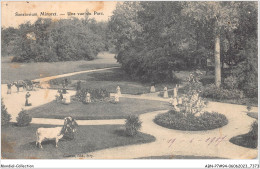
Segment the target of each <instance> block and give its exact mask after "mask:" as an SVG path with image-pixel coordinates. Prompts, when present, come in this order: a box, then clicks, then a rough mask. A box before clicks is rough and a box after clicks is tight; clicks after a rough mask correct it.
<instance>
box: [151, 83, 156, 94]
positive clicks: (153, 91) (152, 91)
mask: <svg viewBox="0 0 260 169" xmlns="http://www.w3.org/2000/svg"><path fill="white" fill-rule="evenodd" d="M154 85H155V83H154V82H153V83H152V86H151V89H150V92H151V93H155V87H154Z"/></svg>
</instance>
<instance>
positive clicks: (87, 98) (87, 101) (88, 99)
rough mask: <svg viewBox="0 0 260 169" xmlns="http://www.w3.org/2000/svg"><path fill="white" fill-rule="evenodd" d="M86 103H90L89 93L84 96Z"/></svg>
mask: <svg viewBox="0 0 260 169" xmlns="http://www.w3.org/2000/svg"><path fill="white" fill-rule="evenodd" d="M86 103H91V98H90V93H89V92H87V95H86Z"/></svg>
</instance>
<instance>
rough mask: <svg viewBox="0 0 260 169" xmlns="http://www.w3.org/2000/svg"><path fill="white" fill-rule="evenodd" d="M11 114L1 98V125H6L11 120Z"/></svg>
mask: <svg viewBox="0 0 260 169" xmlns="http://www.w3.org/2000/svg"><path fill="white" fill-rule="evenodd" d="M10 120H11V115H10V114H9V113H8V112H7V108H6V107H5V104H4V102H3V99H1V125H2V126H3V125H6V124H8V123H9V122H10Z"/></svg>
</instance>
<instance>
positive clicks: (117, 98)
mask: <svg viewBox="0 0 260 169" xmlns="http://www.w3.org/2000/svg"><path fill="white" fill-rule="evenodd" d="M115 103H119V95H118V94H117V93H116V94H115Z"/></svg>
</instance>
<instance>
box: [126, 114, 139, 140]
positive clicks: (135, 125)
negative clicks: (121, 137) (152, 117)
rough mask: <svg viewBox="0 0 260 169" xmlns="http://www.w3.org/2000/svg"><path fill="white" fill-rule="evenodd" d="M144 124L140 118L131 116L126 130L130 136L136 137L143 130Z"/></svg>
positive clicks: (127, 121) (128, 118)
mask: <svg viewBox="0 0 260 169" xmlns="http://www.w3.org/2000/svg"><path fill="white" fill-rule="evenodd" d="M141 126H142V122H141V121H140V119H139V117H138V116H135V115H130V116H128V117H127V118H126V122H125V129H126V134H127V135H128V136H134V135H136V134H137V132H138V131H139V130H140V129H141Z"/></svg>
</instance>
